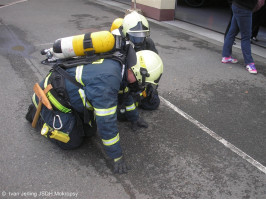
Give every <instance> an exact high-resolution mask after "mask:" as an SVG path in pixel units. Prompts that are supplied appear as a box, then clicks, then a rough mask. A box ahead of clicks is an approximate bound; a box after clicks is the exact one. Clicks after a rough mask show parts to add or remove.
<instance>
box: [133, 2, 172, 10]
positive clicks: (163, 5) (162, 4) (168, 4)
mask: <svg viewBox="0 0 266 200" xmlns="http://www.w3.org/2000/svg"><path fill="white" fill-rule="evenodd" d="M175 1H176V0H136V3H138V4H142V5H145V6H150V7H153V8H157V9H175ZM132 3H134V0H132Z"/></svg>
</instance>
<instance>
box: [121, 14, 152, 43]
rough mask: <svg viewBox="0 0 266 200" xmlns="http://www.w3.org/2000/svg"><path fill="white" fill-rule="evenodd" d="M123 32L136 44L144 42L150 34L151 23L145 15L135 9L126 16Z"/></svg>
mask: <svg viewBox="0 0 266 200" xmlns="http://www.w3.org/2000/svg"><path fill="white" fill-rule="evenodd" d="M122 33H123V35H124V36H125V37H126V38H127V39H128V40H130V41H131V42H133V43H134V45H139V44H142V43H143V42H144V40H145V38H146V37H148V36H149V35H150V28H149V23H148V21H147V19H146V18H145V17H144V16H143V15H141V14H139V13H137V12H136V11H133V12H131V13H130V14H128V15H126V16H125V17H124V20H123V29H122Z"/></svg>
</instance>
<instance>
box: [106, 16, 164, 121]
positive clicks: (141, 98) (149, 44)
mask: <svg viewBox="0 0 266 200" xmlns="http://www.w3.org/2000/svg"><path fill="white" fill-rule="evenodd" d="M110 31H111V32H112V33H113V35H114V36H115V37H116V41H118V40H119V39H118V38H119V37H120V38H121V41H130V43H131V44H132V45H133V47H134V50H135V51H136V52H138V51H141V50H151V51H153V52H155V53H157V54H158V51H157V49H156V47H155V45H154V42H153V40H152V39H151V38H150V28H149V23H148V21H147V19H146V18H145V17H144V16H143V15H141V14H139V13H137V12H136V11H133V12H131V13H130V14H127V15H126V16H125V17H124V19H123V18H117V19H115V20H114V21H113V23H112V25H111V28H110ZM157 88H158V83H155V84H154V83H150V84H147V85H146V87H145V89H144V90H143V92H140V93H134V96H133V98H134V101H135V104H136V106H137V107H139V108H142V109H144V110H155V109H157V108H158V107H159V105H160V99H159V95H158V91H157ZM123 92H126V93H128V92H129V91H123ZM123 92H122V91H120V93H119V97H118V98H119V104H118V114H117V116H118V120H119V121H126V120H128V119H127V115H126V113H127V110H126V109H125V106H124V103H123V98H124V96H126V95H125V94H124V93H123ZM122 94H124V95H122Z"/></svg>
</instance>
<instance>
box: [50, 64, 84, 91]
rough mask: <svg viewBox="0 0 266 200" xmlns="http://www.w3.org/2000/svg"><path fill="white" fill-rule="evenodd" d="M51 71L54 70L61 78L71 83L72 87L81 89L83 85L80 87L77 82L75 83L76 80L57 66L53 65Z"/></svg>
mask: <svg viewBox="0 0 266 200" xmlns="http://www.w3.org/2000/svg"><path fill="white" fill-rule="evenodd" d="M53 69H54V70H56V71H57V72H58V73H59V74H61V75H62V76H63V77H65V78H66V79H68V80H69V81H71V83H73V84H74V85H76V86H77V87H79V88H83V85H81V84H80V83H79V82H77V81H76V79H75V78H74V77H72V76H70V75H69V73H67V72H66V71H65V70H63V69H62V68H61V67H60V66H59V65H58V64H55V65H54V66H53Z"/></svg>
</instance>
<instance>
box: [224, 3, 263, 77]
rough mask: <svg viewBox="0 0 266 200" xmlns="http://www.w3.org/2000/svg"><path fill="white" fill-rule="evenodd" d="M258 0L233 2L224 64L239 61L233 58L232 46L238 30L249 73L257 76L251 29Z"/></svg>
mask: <svg viewBox="0 0 266 200" xmlns="http://www.w3.org/2000/svg"><path fill="white" fill-rule="evenodd" d="M257 1H258V0H233V2H232V11H233V17H232V21H231V25H230V28H229V31H228V33H227V34H226V37H225V41H224V46H223V51H222V63H237V62H238V60H237V59H235V58H232V57H231V56H232V46H233V44H234V40H235V36H236V35H237V34H238V30H239V31H240V33H241V50H242V53H243V57H244V61H245V65H246V69H247V70H248V72H249V73H252V74H257V69H256V67H255V64H254V60H253V58H252V55H251V44H250V38H251V28H252V12H253V10H254V8H255V6H256V4H257Z"/></svg>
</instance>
